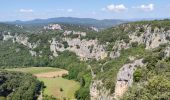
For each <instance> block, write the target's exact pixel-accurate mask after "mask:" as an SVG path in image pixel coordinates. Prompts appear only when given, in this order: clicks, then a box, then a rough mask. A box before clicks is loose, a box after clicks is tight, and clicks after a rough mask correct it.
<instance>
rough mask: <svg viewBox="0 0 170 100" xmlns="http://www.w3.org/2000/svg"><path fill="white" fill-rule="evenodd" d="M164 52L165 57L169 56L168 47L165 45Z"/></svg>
mask: <svg viewBox="0 0 170 100" xmlns="http://www.w3.org/2000/svg"><path fill="white" fill-rule="evenodd" d="M164 53H165V58H166V57H170V47H166V48H165V50H164Z"/></svg>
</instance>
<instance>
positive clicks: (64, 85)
mask: <svg viewBox="0 0 170 100" xmlns="http://www.w3.org/2000/svg"><path fill="white" fill-rule="evenodd" d="M39 80H41V81H43V82H44V84H45V86H46V88H45V90H44V94H46V95H53V96H54V97H56V98H58V99H60V100H63V99H64V98H65V99H66V100H70V99H75V97H74V93H75V92H76V91H77V90H78V89H79V88H80V85H79V83H78V82H75V81H73V80H67V79H64V78H61V77H57V78H39ZM61 89H62V90H63V91H61Z"/></svg>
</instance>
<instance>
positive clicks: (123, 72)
mask: <svg viewBox="0 0 170 100" xmlns="http://www.w3.org/2000/svg"><path fill="white" fill-rule="evenodd" d="M142 60H143V59H139V60H135V61H134V62H133V63H129V64H125V65H124V66H123V67H122V68H121V69H120V70H119V72H118V74H117V82H116V86H115V92H114V98H115V99H118V98H119V97H121V96H122V95H123V94H124V93H125V92H126V91H127V89H128V87H131V86H132V83H133V73H134V71H135V70H136V68H137V67H143V66H144V64H143V63H142Z"/></svg>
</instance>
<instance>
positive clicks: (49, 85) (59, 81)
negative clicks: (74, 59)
mask: <svg viewBox="0 0 170 100" xmlns="http://www.w3.org/2000/svg"><path fill="white" fill-rule="evenodd" d="M6 70H8V71H20V72H24V73H31V74H33V75H34V76H36V77H37V78H38V79H39V80H40V81H43V82H44V84H45V86H46V88H45V89H44V93H43V94H45V95H49V96H50V95H52V96H54V97H56V98H58V99H60V100H63V99H66V100H70V99H74V98H75V97H74V94H75V92H76V91H77V90H78V89H79V88H80V84H79V83H78V82H75V81H73V80H68V79H64V78H62V77H61V76H63V75H67V74H68V71H67V70H63V69H59V68H51V67H29V68H13V69H6Z"/></svg>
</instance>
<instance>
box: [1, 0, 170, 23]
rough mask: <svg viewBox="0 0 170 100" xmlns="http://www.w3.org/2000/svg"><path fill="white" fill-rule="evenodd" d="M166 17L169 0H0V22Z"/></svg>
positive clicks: (168, 15) (169, 10) (168, 13)
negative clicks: (56, 18) (68, 18)
mask: <svg viewBox="0 0 170 100" xmlns="http://www.w3.org/2000/svg"><path fill="white" fill-rule="evenodd" d="M52 17H80V18H96V19H133V18H170V0H0V21H13V20H32V19H36V18H52Z"/></svg>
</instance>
